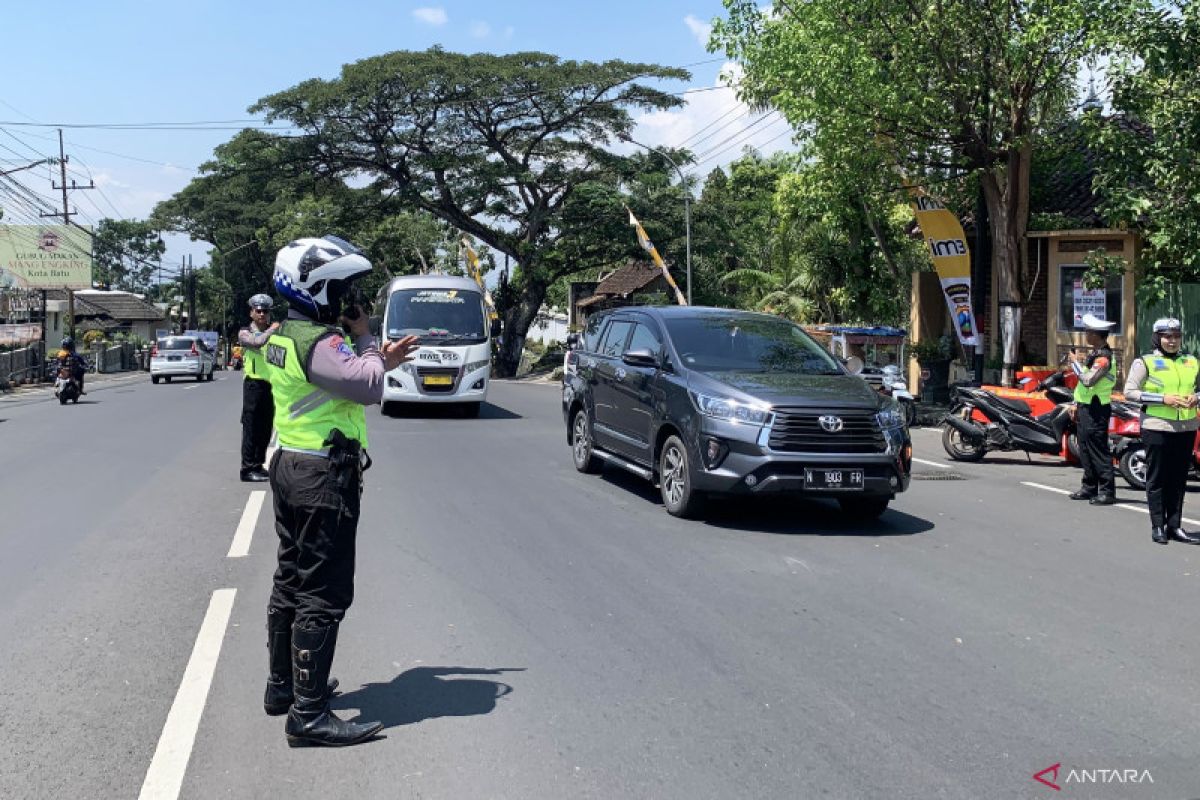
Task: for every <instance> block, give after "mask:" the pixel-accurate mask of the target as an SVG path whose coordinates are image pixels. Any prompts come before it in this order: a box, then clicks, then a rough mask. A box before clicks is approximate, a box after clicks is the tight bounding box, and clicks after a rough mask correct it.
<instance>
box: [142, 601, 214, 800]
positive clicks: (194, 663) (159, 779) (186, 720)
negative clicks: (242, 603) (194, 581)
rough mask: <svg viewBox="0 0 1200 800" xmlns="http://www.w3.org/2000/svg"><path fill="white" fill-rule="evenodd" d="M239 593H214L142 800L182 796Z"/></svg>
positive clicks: (170, 712)
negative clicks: (185, 774)
mask: <svg viewBox="0 0 1200 800" xmlns="http://www.w3.org/2000/svg"><path fill="white" fill-rule="evenodd" d="M236 594H237V589H217V590H216V591H215V592H213V596H212V600H210V601H209V603H208V613H206V614H205V615H204V622H203V623H201V625H200V634H199V635H198V636H197V637H196V645H195V646H194V647H193V648H192V656H191V658H189V659H188V663H187V668H186V669H184V671H183V680H182V681H180V683H179V691H178V692H176V693H175V702H174V703H172V704H171V710H170V711H169V712H167V721H166V724H164V725H163V731H162V736H160V737H159V739H158V747H157V748H156V749H155V751H154V758H153V759H152V760H151V761H150V769H148V770H146V780H145V781H144V782H143V783H142V791H141V794H139V795H138V798H139V800H176V798H178V797H179V789H180V787H181V786H182V785H183V775H184V773H185V772H186V771H187V765H188V761H189V760H190V759H191V757H192V745H193V744H195V741H196V731H197V729H198V728H199V727H200V717H201V716H202V715H203V714H204V704H205V703H206V702H207V701H208V690H209V687H210V686H212V678H213V673H214V672H215V671H216V669H217V657H218V656H220V655H221V643H222V641H224V639H225V629H226V627H228V625H229V615H230V613H231V612H232V611H233V598H234V596H235V595H236Z"/></svg>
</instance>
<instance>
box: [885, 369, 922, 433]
mask: <svg viewBox="0 0 1200 800" xmlns="http://www.w3.org/2000/svg"><path fill="white" fill-rule="evenodd" d="M879 390H880V391H881V392H882V393H883V394H885V395H887V396H888V397H891V398H892V399H894V400H896V401H897V402H898V403H899V404H900V408H901V409H902V410H903V411H904V423H905V424H906V425H908V426H909V427H910V428H911V427H912V426H913V425H915V424H916V423H917V401H916V399H915V398H914V397H913V396H912V392H910V391H909V390H908V383H907V382H906V381H905V380H904V376H903V374H901V372H900V367H899V366H897V365H895V364H888V365H887V366H886V367H884V368H883V369H882V370H881V381H880V384H879Z"/></svg>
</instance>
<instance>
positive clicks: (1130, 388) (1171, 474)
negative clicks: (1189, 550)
mask: <svg viewBox="0 0 1200 800" xmlns="http://www.w3.org/2000/svg"><path fill="white" fill-rule="evenodd" d="M1153 341H1154V352H1153V353H1150V354H1148V355H1144V356H1142V357H1141V358H1139V359H1137V360H1136V361H1134V362H1133V364H1132V365H1131V366H1130V368H1129V378H1128V379H1127V380H1126V381H1125V398H1126V399H1127V400H1130V401H1132V402H1135V403H1141V404H1142V443H1143V444H1144V445H1145V447H1146V503H1147V505H1149V506H1150V526H1151V527H1150V537H1151V538H1152V539H1153V540H1154V541H1155V542H1157V543H1158V544H1167V543H1168V542H1170V541H1171V540H1172V539H1174V540H1175V541H1177V542H1184V543H1185V544H1200V537H1196V536H1193V535H1192V534H1190V533H1188V532H1187V531H1185V530H1184V529H1183V527H1182V523H1183V497H1184V493H1185V491H1186V489H1187V478H1188V473H1189V472H1190V471H1191V460H1192V444H1193V442H1194V441H1195V438H1196V429H1197V428H1198V427H1200V420H1198V419H1197V414H1196V407H1197V405H1198V404H1200V395H1198V394H1197V392H1198V391H1200V361H1197V360H1196V357H1195V356H1190V355H1185V354H1184V353H1182V352H1181V348H1182V346H1183V326H1182V325H1181V324H1180V322H1179V320H1177V319H1160V320H1156V321H1155V323H1154V338H1153Z"/></svg>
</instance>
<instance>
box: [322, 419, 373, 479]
mask: <svg viewBox="0 0 1200 800" xmlns="http://www.w3.org/2000/svg"><path fill="white" fill-rule="evenodd" d="M324 445H325V446H326V447H328V448H329V469H330V472H332V473H333V479H334V482H335V483H336V484H337V487H338V489H339V491H343V492H344V491H346V490H348V489H349V488H350V487H351V486H353V485H354V484H355V483H356V482H360V481H361V480H362V474H363V473H364V472H366V471H367V470H369V469H370V468H371V457H370V456H369V455H367V451H366V450H364V449H363V446H362V444H361V443H359V442H358V441H357V440H355V439H350V438H348V437H347V436H346V435H345V434H344V433H342V432H341V431H340V430H338V429H337V428H334V429H333V430H332V431H330V432H329V436H328V437H327V438H326V439H325V442H324ZM359 486H360V489H361V483H360V484H359Z"/></svg>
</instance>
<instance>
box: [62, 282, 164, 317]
mask: <svg viewBox="0 0 1200 800" xmlns="http://www.w3.org/2000/svg"><path fill="white" fill-rule="evenodd" d="M75 297H76V299H77V300H78V299H79V298H82V299H84V300H86V301H87V302H88V303H89V304H90V305H93V306H98V307H99V308H102V309H104V311H105V313H106V314H108V316H110V317H112V318H113V319H116V320H121V321H123V322H133V321H138V320H151V321H153V320H160V319H162V318H163V313H162V312H161V311H159V310H158V309H157V308H155V307H154V306H153V305H151V304H150V303H147V302H146V301H145V300H143V299H142V298H140V297H138V296H137V295H135V294H130V293H129V292H103V291H96V290H86V289H85V290H83V291H79V292H76V293H75Z"/></svg>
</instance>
